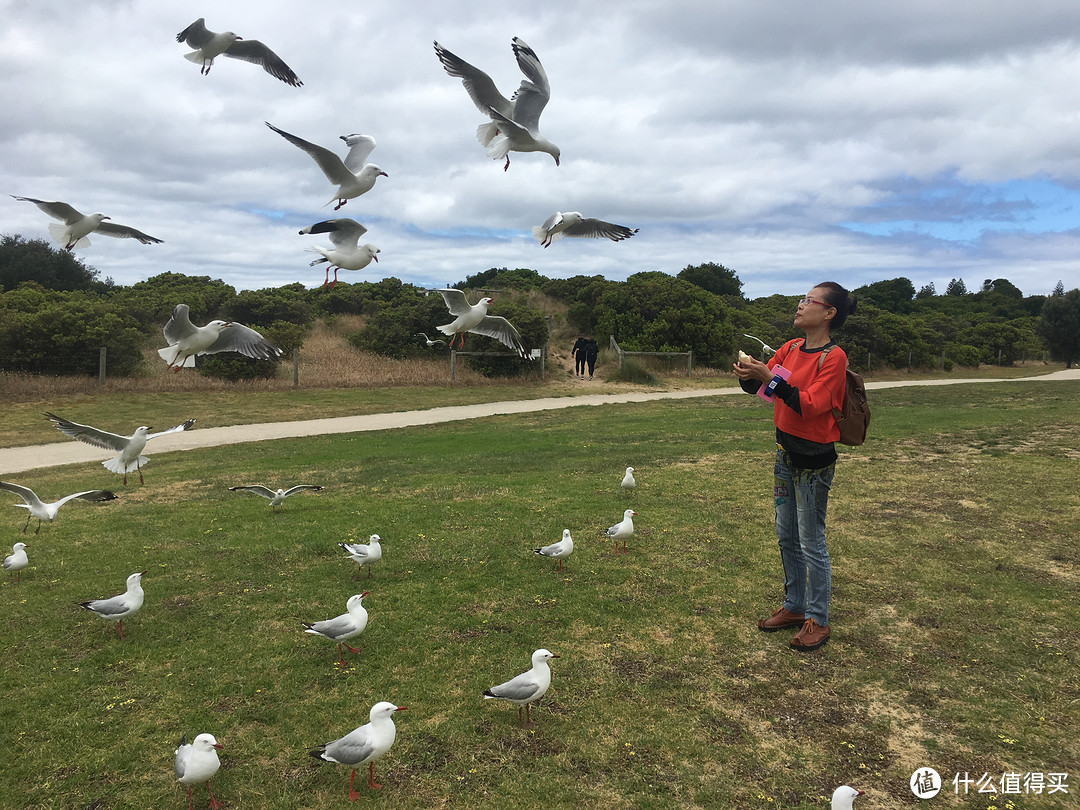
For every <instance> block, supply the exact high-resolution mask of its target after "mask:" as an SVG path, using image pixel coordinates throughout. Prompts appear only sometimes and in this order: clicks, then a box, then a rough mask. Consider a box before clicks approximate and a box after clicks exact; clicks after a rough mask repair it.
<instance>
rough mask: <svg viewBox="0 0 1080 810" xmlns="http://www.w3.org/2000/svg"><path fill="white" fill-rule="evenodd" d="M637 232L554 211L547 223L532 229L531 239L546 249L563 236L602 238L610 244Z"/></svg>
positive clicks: (600, 220) (609, 223)
mask: <svg viewBox="0 0 1080 810" xmlns="http://www.w3.org/2000/svg"><path fill="white" fill-rule="evenodd" d="M637 232H638V229H637V228H627V227H625V226H623V225H615V224H614V223H611V222H604V220H602V219H594V218H592V217H583V216H582V215H581V214H580V213H579V212H577V211H565V212H564V211H556V212H555V213H554V214H552V215H551V216H550V217H548V218H547V222H545V223H544V224H543V225H537V226H536V227H535V228H533V229H532V235H533V239H535V240H536V241H537V242H539V243H540V244H541V245H543V246H544V247H548V246H549V245H550V244H551V243H552V241H553V240H558V239H562V238H563V237H564V236H569V237H571V238H575V239H600V238H603V239H610V240H611V241H612V242H621V241H622V240H623V239H629V238H630V237H631V236H633V235H634V234H635V233H637Z"/></svg>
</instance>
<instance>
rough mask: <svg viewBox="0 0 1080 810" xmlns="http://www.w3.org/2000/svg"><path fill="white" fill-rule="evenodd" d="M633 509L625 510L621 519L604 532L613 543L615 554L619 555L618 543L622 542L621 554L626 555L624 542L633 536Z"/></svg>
mask: <svg viewBox="0 0 1080 810" xmlns="http://www.w3.org/2000/svg"><path fill="white" fill-rule="evenodd" d="M636 514H637V512H635V511H634V510H633V509H627V510H625V511H624V512H623V519H622V520H620V521H619V522H618V523H616V524H615V525H614V526H610V527H608V530H607V531H606V532H604V534H606V535H607V536H608V537H609V538H611V539H612V540H614V541H615V553H616V554H619V553H620V552H619V541H620V540H622V552H621V553H623V554H626V553H627V551H626V541H627V540H628V539H630V537H632V536H633V534H634V515H636Z"/></svg>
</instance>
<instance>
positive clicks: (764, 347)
mask: <svg viewBox="0 0 1080 810" xmlns="http://www.w3.org/2000/svg"><path fill="white" fill-rule="evenodd" d="M743 337H748V338H750V339H751V340H756V341H757V342H758V343H760V344H761V362H763V363H764V362H765V358H766V357H768V356H769V355H770V354H776V349H774V348H773V347H772V346H770V345H769V344H768V343H766V342H765V341H764V340H762V339H761V338H759V337H754V336H753V335H748V334H746V332H743Z"/></svg>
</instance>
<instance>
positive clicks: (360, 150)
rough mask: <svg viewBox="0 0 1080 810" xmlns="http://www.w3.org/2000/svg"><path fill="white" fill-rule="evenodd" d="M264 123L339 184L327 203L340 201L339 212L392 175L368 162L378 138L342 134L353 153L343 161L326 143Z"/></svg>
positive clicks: (350, 152)
mask: <svg viewBox="0 0 1080 810" xmlns="http://www.w3.org/2000/svg"><path fill="white" fill-rule="evenodd" d="M264 123H265V124H266V125H267V126H268V127H270V129H272V130H274V132H276V133H277V134H278V135H280V136H281V137H282V138H284V139H285V140H287V141H288V142H289V143H291V144H292V145H293V146H295V147H297V148H299V149H302V150H304V151H305V152H307V153H308V155H309V156H310V157H311V159H312V160H314V161H315V163H316V164H317V165H318V167H319V168H320V169H322V170H323V174H325V175H326V179H327V180H329V181H330V182H331V183H335V184H336V185H337V187H338V188H337V193H336V194H335V195H334V196H333V197H332V198H330V200H328V201H327V202H326V205H329V204H330V203H332V202H334V201H337V205H335V206H334V210H335V211H337V210H338V209H339V208H341V206H343V205H345V203H347V202H348V201H349V200H351V199H353V198H354V197H359V196H360V195H361V194H366V193H367V192H369V191H371V189H372V187H373V186H374V185H375V181H376V180H378V179H379V178H380V177H389V176H390V175H388V174H387V173H386V172H384V171H383V170H382V169H380V168H379V167H378V166H376V165H375V164H374V163H365V162H364V161H365V160H367V158H368V155H370V154H371V152H372V150H373V149H375V139H374V138H372V137H371V136H370V135H356V134H353V135H339V136H338V137H340V138H341V140H343V141H345V145H346V146H348V147H349V154H347V155H346V156H345V159H344V160H342V159H341V158H339V157H338V156H337V155H335V154H334V153H333V152H331V151H330V150H329V149H327V148H326V147H325V146H319V145H318V144H315V143H312V142H311V141H305V140H304V139H303V138H298V137H296V136H295V135H290V134H289V133H288V132H285V130H282V129H278V128H277V127H275V126H274V125H273V124H271V123H270V122H269V121H266V122H264Z"/></svg>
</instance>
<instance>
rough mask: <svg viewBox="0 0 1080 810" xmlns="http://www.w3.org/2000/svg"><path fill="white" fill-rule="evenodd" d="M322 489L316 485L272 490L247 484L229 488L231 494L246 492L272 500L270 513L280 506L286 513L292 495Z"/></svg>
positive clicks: (259, 485) (258, 485) (301, 485)
mask: <svg viewBox="0 0 1080 810" xmlns="http://www.w3.org/2000/svg"><path fill="white" fill-rule="evenodd" d="M321 489H322V487H320V486H316V485H315V484H298V485H297V486H295V487H291V488H289V489H277V490H274V489H270V487H264V486H263V485H262V484H247V485H245V486H239V487H229V491H230V492H237V491H244V492H254V493H255V494H256V495H262V496H263V497H264V498H269V499H270V511H271V512H276V511H277V508H278V507H279V506H280V507H281V511H282V512H284V511H285V504H284V501H285V499H286V498H288V497H289V496H290V495H295V494H296V493H297V492H303V491H304V490H311V491H312V492H319V491H320V490H321Z"/></svg>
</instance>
